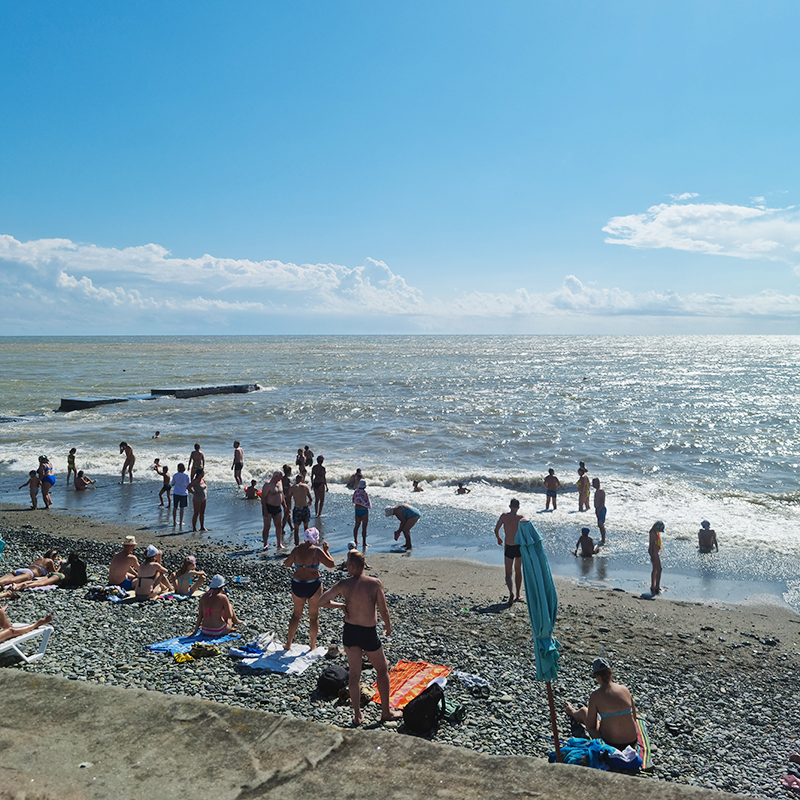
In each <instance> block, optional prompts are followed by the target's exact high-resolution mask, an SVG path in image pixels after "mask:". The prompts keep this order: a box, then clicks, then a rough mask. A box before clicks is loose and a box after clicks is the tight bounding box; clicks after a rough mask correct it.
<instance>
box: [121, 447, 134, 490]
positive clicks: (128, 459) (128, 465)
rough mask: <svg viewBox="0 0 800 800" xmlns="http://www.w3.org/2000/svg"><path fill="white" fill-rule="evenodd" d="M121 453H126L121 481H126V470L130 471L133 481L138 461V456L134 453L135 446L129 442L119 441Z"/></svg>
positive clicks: (129, 474) (129, 475)
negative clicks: (134, 469)
mask: <svg viewBox="0 0 800 800" xmlns="http://www.w3.org/2000/svg"><path fill="white" fill-rule="evenodd" d="M119 452H120V455H121V454H122V453H125V461H124V463H123V464H122V480H121V481H120V483H125V471H126V470H127V472H128V477H129V478H130V482H131V483H133V465H134V464H135V463H136V456H135V455H134V454H133V448H132V447H131V446H130V445H129V444H128V443H127V442H120V443H119Z"/></svg>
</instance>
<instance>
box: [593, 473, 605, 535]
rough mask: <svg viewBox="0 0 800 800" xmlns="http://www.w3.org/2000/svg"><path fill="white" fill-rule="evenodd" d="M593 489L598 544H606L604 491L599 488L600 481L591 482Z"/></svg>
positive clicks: (596, 479) (595, 479) (597, 479)
mask: <svg viewBox="0 0 800 800" xmlns="http://www.w3.org/2000/svg"><path fill="white" fill-rule="evenodd" d="M592 486H593V487H594V513H595V516H596V517H597V527H598V528H599V529H600V536H601V537H602V539H601V540H600V544H601V545H604V544H605V543H606V490H605V489H601V488H600V479H599V478H594V479H593V480H592Z"/></svg>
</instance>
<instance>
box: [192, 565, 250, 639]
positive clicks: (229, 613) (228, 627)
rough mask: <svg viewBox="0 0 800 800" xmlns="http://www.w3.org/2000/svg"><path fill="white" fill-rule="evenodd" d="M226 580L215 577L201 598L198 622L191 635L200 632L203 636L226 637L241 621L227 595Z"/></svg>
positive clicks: (218, 576)
mask: <svg viewBox="0 0 800 800" xmlns="http://www.w3.org/2000/svg"><path fill="white" fill-rule="evenodd" d="M224 589H225V578H224V577H223V576H222V575H215V576H214V577H213V578H212V579H211V583H210V584H209V589H208V591H207V592H206V593H205V594H204V595H203V596H202V597H201V598H200V604H199V605H198V607H197V622H196V623H195V626H194V630H193V631H192V633H191V635H192V636H194V635H195V634H196V633H197V632H198V631H199V632H200V633H202V634H203V636H212V637H213V636H224V635H225V634H226V633H230V632H231V631H232V630H233V629H234V628H235V627H236V626H237V625H241V620H240V619H238V618H237V616H236V612H235V611H234V610H233V604H232V603H231V601H230V599H229V598H228V595H226V594H225V591H224Z"/></svg>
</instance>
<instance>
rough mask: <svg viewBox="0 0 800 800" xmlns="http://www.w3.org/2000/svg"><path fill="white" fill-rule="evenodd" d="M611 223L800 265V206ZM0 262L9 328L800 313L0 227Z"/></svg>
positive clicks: (501, 323)
mask: <svg viewBox="0 0 800 800" xmlns="http://www.w3.org/2000/svg"><path fill="white" fill-rule="evenodd" d="M695 196H696V195H693V194H691V193H686V194H684V195H678V196H677V198H681V199H693V198H694V197H695ZM604 230H605V231H606V232H609V233H612V234H613V235H615V236H616V237H618V238H616V239H608V240H607V241H609V242H611V243H614V244H627V245H629V246H631V247H637V248H655V247H672V248H674V249H682V250H691V251H693V252H701V253H709V254H714V255H731V256H735V257H739V258H757V257H760V258H769V259H776V260H782V261H788V262H789V263H794V261H793V260H792V257H791V256H790V255H789V254H791V253H794V258H797V259H798V261H800V253H799V252H798V247H797V244H796V243H795V244H794V247H793V248H792V236H795V237H796V238H795V242H796V241H800V235H798V234H800V220H799V219H798V215H797V212H796V210H794V209H766V208H765V207H756V208H745V207H741V206H724V205H721V204H714V205H701V204H697V203H682V202H680V201H678V202H676V203H674V204H670V205H667V204H664V205H660V206H653V207H652V208H650V209H648V211H647V212H646V213H645V214H639V215H631V216H627V217H614V218H613V219H612V220H611V221H610V222H609V224H608V225H607V226H606V227H605V228H604ZM744 234H749V235H750V237H751V238H750V239H749V240H746V239H745V238H744ZM0 265H2V268H1V269H0V288H2V298H3V299H2V305H0V310H2V322H1V323H0V333H1V334H2V335H33V334H37V333H48V334H51V335H70V334H71V335H81V334H87V335H88V334H115V333H118V334H124V335H130V334H134V333H142V334H158V333H164V334H179V333H183V334H199V333H205V334H248V333H249V334H270V333H286V334H291V333H367V332H369V333H381V332H385V333H422V332H425V333H451V332H452V333H462V332H475V333H482V332H491V333H503V332H508V333H526V332H530V333H545V332H561V333H569V332H586V331H588V330H590V329H592V328H596V329H597V330H598V332H613V331H614V330H617V329H619V327H620V326H621V328H622V330H624V332H636V329H635V328H633V327H631V325H621V321H622V320H626V319H627V320H633V319H637V318H649V319H651V320H662V321H664V320H670V319H671V318H674V319H678V318H682V319H683V320H688V321H689V323H690V324H689V325H688V327H687V330H686V331H685V332H697V331H700V332H705V331H706V330H713V328H712V329H710V328H709V327H708V322H709V321H712V322H713V321H716V322H717V323H719V322H721V321H725V320H727V321H734V323H735V322H736V321H738V323H740V324H738V325H737V324H734V325H733V327H734V328H735V330H736V332H746V330H747V328H746V326H744V325H742V324H741V323H742V322H743V321H747V323H748V324H752V322H753V321H756V322H758V321H761V322H765V323H769V322H770V321H783V322H786V321H794V320H796V319H797V317H798V315H800V296H799V295H794V294H792V295H786V294H780V293H778V292H774V291H763V292H759V293H757V294H754V295H749V296H745V297H733V296H724V295H716V294H679V293H676V292H656V291H644V292H638V293H636V292H631V291H627V290H625V289H624V288H621V287H620V288H618V287H612V288H605V287H601V286H597V285H595V284H594V283H592V284H587V283H585V282H583V281H581V279H580V277H578V276H576V275H573V274H569V275H566V276H565V277H564V278H563V280H562V283H561V285H560V286H554V287H553V288H552V289H551V290H550V291H533V290H531V289H529V288H526V287H519V288H517V289H516V290H514V291H512V292H479V291H473V292H465V293H462V294H459V295H451V296H448V297H435V296H429V295H428V294H426V293H425V292H424V291H423V290H422V289H421V288H419V287H416V286H412V285H410V284H409V283H408V282H407V281H406V280H405V279H404V278H403V277H402V276H401V275H398V274H396V273H395V272H393V271H392V270H391V269H390V267H389V266H388V265H387V264H385V263H384V262H382V261H378V260H375V259H372V258H367V259H365V260H364V263H363V264H361V265H358V266H356V267H347V266H342V265H337V264H292V263H283V262H280V261H276V260H265V261H251V260H247V259H231V258H224V257H216V256H212V255H203V256H202V257H200V258H179V257H175V256H173V255H172V254H171V253H170V252H169V251H168V250H166V249H165V248H163V247H161V246H160V245H158V244H146V245H141V246H136V247H128V248H122V249H117V248H110V247H100V246H98V245H94V244H81V243H75V242H72V241H70V240H68V239H38V240H34V241H28V242H21V241H18V240H17V239H15V238H14V237H13V236H10V235H0ZM587 271H588V270H587ZM691 321H694V322H696V323H699V324H695V325H694V326H692V324H691ZM703 321H704V322H703ZM636 324H637V325H638V326H639V329H640V330H639V332H648V331H650V330H652V328H650V327H649V326H648V325H647V324H645V325H642V323H641V320H639V321H638V322H637V323H636ZM656 327H657V326H656ZM662 327H663V326H662ZM766 330H768V328H767V327H765V329H764V330H762V331H754V332H765V331H766ZM657 332H661V329H659V330H658V331H657ZM673 332H676V333H680V332H684V331H682V330H674V331H673ZM783 332H786V331H783ZM790 332H791V331H790Z"/></svg>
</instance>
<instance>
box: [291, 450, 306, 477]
mask: <svg viewBox="0 0 800 800" xmlns="http://www.w3.org/2000/svg"><path fill="white" fill-rule="evenodd" d="M294 463H295V464H296V466H297V471H298V472H299V473H300V474H301V475H305V474H306V457H305V455H304V454H303V448H302V447H298V448H297V457H296V458H295V460H294Z"/></svg>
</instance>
